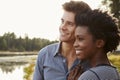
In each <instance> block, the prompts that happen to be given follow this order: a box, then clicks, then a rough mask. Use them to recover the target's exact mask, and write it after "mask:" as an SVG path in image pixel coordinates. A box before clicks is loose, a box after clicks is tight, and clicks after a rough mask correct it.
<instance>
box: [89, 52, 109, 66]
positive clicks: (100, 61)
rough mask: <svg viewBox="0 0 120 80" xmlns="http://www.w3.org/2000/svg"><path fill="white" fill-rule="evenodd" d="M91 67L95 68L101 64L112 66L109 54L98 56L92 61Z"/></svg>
mask: <svg viewBox="0 0 120 80" xmlns="http://www.w3.org/2000/svg"><path fill="white" fill-rule="evenodd" d="M90 63H91V66H92V67H95V66H97V65H100V64H108V65H110V62H109V59H108V57H107V54H104V53H99V54H97V55H96V56H95V57H94V58H93V59H92V60H91V62H90Z"/></svg>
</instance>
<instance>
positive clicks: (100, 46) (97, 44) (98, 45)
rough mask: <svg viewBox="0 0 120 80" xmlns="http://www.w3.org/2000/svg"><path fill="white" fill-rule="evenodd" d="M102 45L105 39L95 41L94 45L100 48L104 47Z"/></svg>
mask: <svg viewBox="0 0 120 80" xmlns="http://www.w3.org/2000/svg"><path fill="white" fill-rule="evenodd" d="M104 45H105V41H104V40H102V39H99V40H97V41H96V46H97V47H98V48H102V47H104Z"/></svg>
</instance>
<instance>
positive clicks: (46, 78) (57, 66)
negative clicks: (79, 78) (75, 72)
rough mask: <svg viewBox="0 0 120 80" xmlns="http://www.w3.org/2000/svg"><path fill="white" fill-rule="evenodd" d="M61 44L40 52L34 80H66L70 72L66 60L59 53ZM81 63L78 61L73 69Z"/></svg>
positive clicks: (47, 47) (52, 45) (50, 46)
mask: <svg viewBox="0 0 120 80" xmlns="http://www.w3.org/2000/svg"><path fill="white" fill-rule="evenodd" d="M60 44H61V43H54V44H51V45H48V46H46V47H44V48H43V49H41V50H40V52H39V54H38V58H37V61H36V65H35V70H34V75H33V80H66V78H67V75H68V73H69V70H68V68H67V64H66V59H65V58H64V57H63V56H62V55H61V53H59V49H60ZM79 62H80V61H79V60H78V59H76V60H75V62H74V64H73V66H72V67H74V66H75V65H77V64H78V63H79ZM72 67H71V68H72Z"/></svg>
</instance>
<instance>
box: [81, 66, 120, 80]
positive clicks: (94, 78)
mask: <svg viewBox="0 0 120 80" xmlns="http://www.w3.org/2000/svg"><path fill="white" fill-rule="evenodd" d="M118 77H119V76H118V72H117V70H116V68H115V67H112V66H97V67H94V68H90V69H89V70H87V71H85V72H84V73H83V74H82V75H81V76H80V78H79V80H85V79H86V80H87V79H90V80H106V79H107V80H109V79H112V80H118V79H119V78H118Z"/></svg>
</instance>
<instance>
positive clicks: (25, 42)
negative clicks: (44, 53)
mask: <svg viewBox="0 0 120 80" xmlns="http://www.w3.org/2000/svg"><path fill="white" fill-rule="evenodd" d="M55 42H58V41H57V40H56V41H50V40H48V39H42V38H33V39H30V38H29V37H28V36H26V37H25V38H22V37H21V36H20V37H19V38H17V37H16V35H15V33H14V32H12V33H10V32H8V33H5V34H4V35H3V36H0V51H20V52H22V51H39V50H40V49H41V48H43V47H44V46H46V45H49V44H51V43H55Z"/></svg>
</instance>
